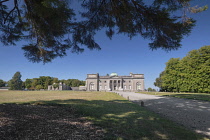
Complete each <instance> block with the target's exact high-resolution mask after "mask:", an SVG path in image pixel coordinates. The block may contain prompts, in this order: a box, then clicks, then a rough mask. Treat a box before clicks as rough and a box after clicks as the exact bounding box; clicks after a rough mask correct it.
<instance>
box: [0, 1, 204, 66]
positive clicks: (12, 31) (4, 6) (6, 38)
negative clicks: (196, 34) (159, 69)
mask: <svg viewBox="0 0 210 140" xmlns="http://www.w3.org/2000/svg"><path fill="white" fill-rule="evenodd" d="M8 1H9V0H2V1H0V13H1V18H0V32H1V36H0V41H1V42H2V43H3V44H5V45H15V43H16V42H18V41H21V40H26V39H27V40H30V41H28V42H30V43H29V44H25V45H24V46H23V47H22V49H23V50H24V55H25V57H27V58H28V59H29V60H30V61H32V62H41V61H42V62H44V63H47V62H50V61H51V60H53V59H54V58H56V57H63V56H65V55H66V51H67V50H68V49H71V51H72V52H76V53H79V52H83V51H84V48H82V47H81V46H87V48H88V49H91V50H92V49H98V50H100V49H101V48H100V46H99V44H97V43H96V42H95V39H94V36H95V34H96V33H97V31H99V30H102V29H105V33H106V35H107V36H108V37H109V38H110V39H111V38H112V36H113V35H114V34H125V35H127V36H128V37H129V38H132V37H134V36H137V35H140V36H142V37H143V38H145V39H149V40H151V43H149V47H150V48H151V49H158V48H162V49H164V50H174V49H175V50H176V49H178V48H180V46H181V43H180V42H181V40H182V39H183V37H184V36H186V35H188V34H189V33H190V32H191V30H192V28H193V26H194V25H195V21H194V20H193V19H192V18H189V17H187V14H186V12H185V11H191V12H193V13H198V12H201V11H204V10H206V9H207V6H204V7H198V8H196V7H190V5H189V3H190V2H191V1H192V0H152V1H151V3H149V4H148V2H146V1H143V0H83V1H82V0H80V1H79V0H78V1H76V2H77V3H78V4H79V5H81V6H80V8H79V9H80V11H79V12H78V11H75V9H74V7H73V5H72V4H71V3H70V2H71V1H68V0H13V3H11V2H10V3H8ZM68 2H69V3H68ZM22 3H23V4H24V5H21V4H22ZM183 9H184V12H183V13H184V14H183V15H179V16H177V15H175V14H174V13H176V14H177V13H182V12H177V11H181V10H183ZM76 13H79V14H80V15H79V16H77V15H76ZM76 17H80V18H79V19H76Z"/></svg>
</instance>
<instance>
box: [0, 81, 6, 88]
mask: <svg viewBox="0 0 210 140" xmlns="http://www.w3.org/2000/svg"><path fill="white" fill-rule="evenodd" d="M5 84H6V82H5V81H3V80H2V79H0V87H4V86H5Z"/></svg>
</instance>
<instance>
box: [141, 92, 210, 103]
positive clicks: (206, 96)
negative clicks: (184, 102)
mask: <svg viewBox="0 0 210 140" xmlns="http://www.w3.org/2000/svg"><path fill="white" fill-rule="evenodd" d="M139 93H143V94H149V95H158V96H170V97H176V98H184V99H193V100H201V101H210V94H208V93H173V92H139Z"/></svg>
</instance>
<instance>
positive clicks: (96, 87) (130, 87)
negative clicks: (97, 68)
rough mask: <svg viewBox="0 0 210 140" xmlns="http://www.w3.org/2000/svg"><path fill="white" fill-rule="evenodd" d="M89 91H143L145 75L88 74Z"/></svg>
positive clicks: (87, 84)
mask: <svg viewBox="0 0 210 140" xmlns="http://www.w3.org/2000/svg"><path fill="white" fill-rule="evenodd" d="M86 89H87V91H110V90H112V91H113V90H121V91H141V90H144V75H143V74H132V73H131V74H130V75H129V76H113V77H112V76H99V74H88V75H87V79H86Z"/></svg>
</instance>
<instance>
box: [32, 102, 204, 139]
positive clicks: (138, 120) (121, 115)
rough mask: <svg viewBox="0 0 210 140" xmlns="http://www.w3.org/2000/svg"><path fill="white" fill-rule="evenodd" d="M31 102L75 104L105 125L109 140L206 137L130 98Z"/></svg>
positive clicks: (53, 104)
mask: <svg viewBox="0 0 210 140" xmlns="http://www.w3.org/2000/svg"><path fill="white" fill-rule="evenodd" d="M31 104H43V105H48V106H63V107H67V108H68V107H73V108H75V110H76V114H78V115H79V116H78V117H85V118H86V119H88V120H91V121H92V122H94V124H95V125H97V126H100V127H102V128H103V129H104V130H105V132H106V135H105V139H168V140H171V139H176V140H179V139H180V140H183V139H185V140H198V139H202V136H200V135H197V134H195V133H194V132H191V131H189V130H186V129H185V128H183V127H180V126H178V125H176V124H175V123H172V122H170V121H168V120H166V119H163V118H161V117H160V116H158V115H156V114H154V113H152V112H149V111H148V110H146V109H145V108H142V107H139V105H137V104H134V103H131V102H129V101H127V100H111V101H104V100H91V101H90V100H81V99H71V100H53V101H38V102H32V103H31ZM66 115H68V113H67V114H66Z"/></svg>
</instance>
